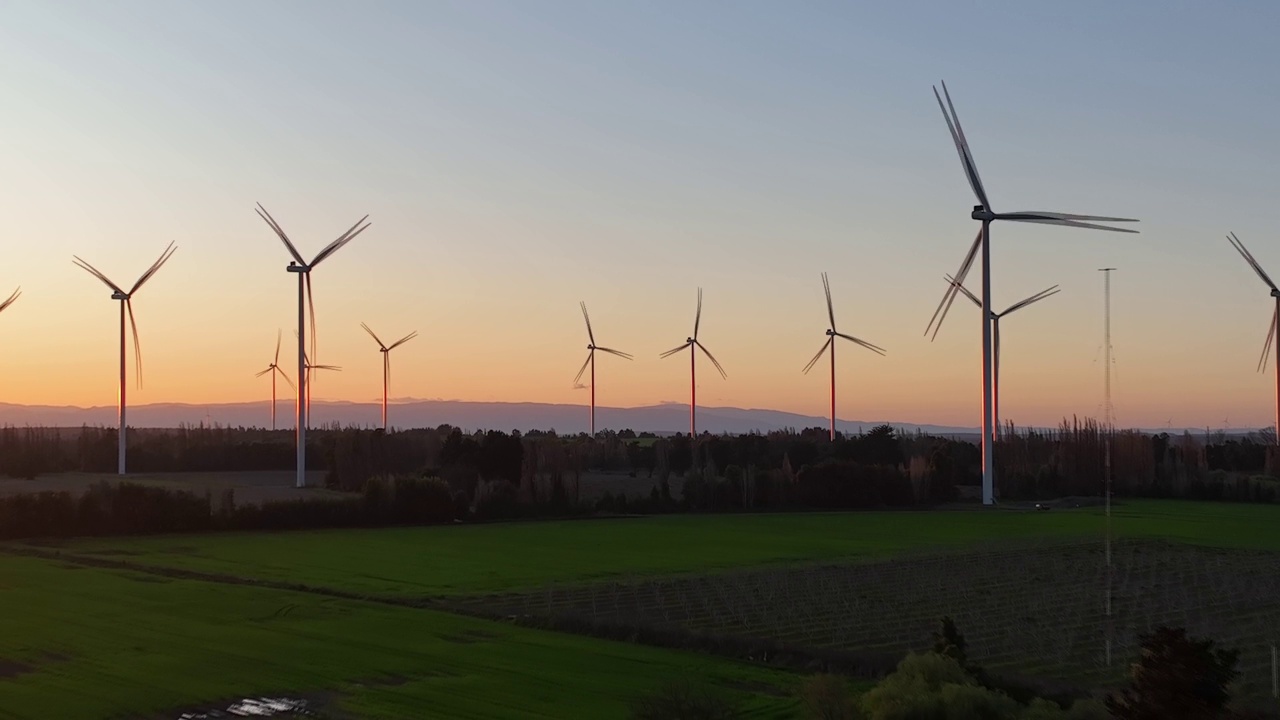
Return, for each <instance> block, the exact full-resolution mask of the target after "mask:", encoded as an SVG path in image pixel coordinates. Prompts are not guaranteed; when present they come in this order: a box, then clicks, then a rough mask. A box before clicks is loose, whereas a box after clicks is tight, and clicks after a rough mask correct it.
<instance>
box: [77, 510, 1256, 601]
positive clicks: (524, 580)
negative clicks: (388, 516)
mask: <svg viewBox="0 0 1280 720" xmlns="http://www.w3.org/2000/svg"><path fill="white" fill-rule="evenodd" d="M1112 514H1113V520H1112V522H1113V526H1114V528H1115V531H1116V533H1117V535H1121V536H1125V537H1134V538H1164V539H1169V540H1176V541H1181V542H1189V543H1196V544H1206V545H1219V546H1225V547H1254V548H1260V549H1280V507H1271V506H1264V505H1238V504H1225V503H1222V504H1209V503H1189V502H1181V501H1140V502H1132V503H1125V504H1118V505H1116V506H1115V507H1114V509H1113V513H1112ZM1102 529H1103V513H1102V510H1101V509H1100V508H1089V509H1079V510H1053V511H1049V512H1033V511H1027V512H1019V511H1007V510H999V511H986V512H984V511H940V512H901V511H899V512H867V513H802V514H758V515H667V516H660V517H648V518H625V519H613V520H574V521H561V522H541V523H539V522H522V523H506V524H493V525H470V526H442V527H419V528H392V529H379V530H347V531H324V532H295V533H277V534H262V533H254V534H227V535H206V536H172V537H156V538H141V539H115V538H113V539H107V540H93V541H85V542H75V543H71V544H69V545H67V546H66V547H65V548H63V550H64V551H66V552H69V553H73V554H74V553H83V554H95V553H102V554H107V555H111V556H113V557H115V558H116V559H123V560H128V561H130V562H136V563H141V564H146V565H159V566H166V567H176V568H183V569H190V570H197V571H202V572H211V573H218V574H225V575H234V576H237V577H244V578H255V579H265V580H274V581H280V582H296V583H303V584H307V585H314V586H323V587H331V588H339V589H343V590H347V591H352V592H358V593H362V594H370V595H383V596H421V595H434V594H456V593H470V592H488V591H496V590H510V589H520V588H527V587H532V586H537V585H541V584H544V583H547V582H571V581H582V580H590V579H600V578H604V577H609V576H627V575H634V574H660V573H677V572H689V571H705V570H715V569H726V568H735V567H742V566H749V565H762V564H776V563H784V562H796V561H809V560H831V559H837V558H849V557H858V556H883V555H885V554H891V553H894V552H900V551H903V550H909V549H913V548H932V547H944V546H956V545H962V544H966V543H976V542H983V541H998V540H1002V539H1011V540H1012V539H1022V538H1037V537H1064V538H1065V537H1085V536H1093V537H1097V538H1099V541H1101V537H1102Z"/></svg>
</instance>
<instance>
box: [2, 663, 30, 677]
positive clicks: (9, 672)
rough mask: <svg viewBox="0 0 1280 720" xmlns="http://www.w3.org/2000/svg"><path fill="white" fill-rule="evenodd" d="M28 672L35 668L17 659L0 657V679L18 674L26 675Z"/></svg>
mask: <svg viewBox="0 0 1280 720" xmlns="http://www.w3.org/2000/svg"><path fill="white" fill-rule="evenodd" d="M29 672H35V668H33V667H31V666H30V665H26V664H24V663H20V662H18V661H17V660H5V659H4V658H0V679H4V678H14V677H18V676H19V675H26V674H27V673H29Z"/></svg>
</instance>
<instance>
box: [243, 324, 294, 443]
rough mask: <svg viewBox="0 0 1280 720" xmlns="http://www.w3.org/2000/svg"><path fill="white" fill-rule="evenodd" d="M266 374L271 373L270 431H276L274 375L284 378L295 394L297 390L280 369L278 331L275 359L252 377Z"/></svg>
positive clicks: (277, 333)
mask: <svg viewBox="0 0 1280 720" xmlns="http://www.w3.org/2000/svg"><path fill="white" fill-rule="evenodd" d="M267 373H271V429H272V430H275V429H276V375H277V374H278V375H279V376H280V377H282V378H284V381H285V382H287V383H289V387H291V388H293V389H294V391H295V392H296V391H297V389H298V388H297V386H296V385H294V384H293V381H292V380H290V379H289V376H288V375H287V374H285V371H284V370H281V369H280V331H279V330H277V331H276V357H275V359H274V360H272V361H271V364H270V365H268V366H267V369H266V370H263V371H262V372H259V373H257V374H255V375H254V377H262V376H263V375H266V374H267Z"/></svg>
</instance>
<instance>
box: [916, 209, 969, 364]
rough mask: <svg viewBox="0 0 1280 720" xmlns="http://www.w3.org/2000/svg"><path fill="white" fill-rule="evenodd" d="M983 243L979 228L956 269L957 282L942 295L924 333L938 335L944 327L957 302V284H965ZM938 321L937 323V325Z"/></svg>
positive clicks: (955, 279)
mask: <svg viewBox="0 0 1280 720" xmlns="http://www.w3.org/2000/svg"><path fill="white" fill-rule="evenodd" d="M981 245H982V230H981V229H979V230H978V234H977V236H975V237H974V238H973V244H972V245H970V246H969V253H968V254H967V255H965V256H964V261H963V262H961V263H960V269H959V270H957V271H956V274H955V276H954V281H955V284H953V285H952V286H951V287H949V288H947V292H946V293H944V294H943V296H942V302H939V303H938V309H937V310H934V311H933V317H932V318H930V320H929V327H927V328H925V331H924V334H925V335H928V334H929V331H930V330H932V331H933V337H931V338H930V340H932V339H933V338H936V337H938V331H939V330H941V329H942V321H943V320H944V319H946V317H947V313H948V312H950V311H951V303H953V302H955V299H956V293H957V292H959V291H958V290H957V289H956V285H963V284H964V279H965V277H966V276H968V274H969V268H971V267H973V261H974V258H976V257H977V256H978V248H979V247H980V246H981ZM935 323H936V325H935Z"/></svg>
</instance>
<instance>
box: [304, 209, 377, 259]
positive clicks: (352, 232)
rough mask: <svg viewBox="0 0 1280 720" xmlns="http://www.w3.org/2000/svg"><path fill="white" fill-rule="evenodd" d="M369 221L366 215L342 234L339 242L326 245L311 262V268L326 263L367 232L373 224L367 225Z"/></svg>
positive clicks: (335, 241)
mask: <svg viewBox="0 0 1280 720" xmlns="http://www.w3.org/2000/svg"><path fill="white" fill-rule="evenodd" d="M367 219H369V216H368V215H365V216H364V217H362V218H360V220H358V221H357V222H356V224H355V225H352V226H351V227H350V228H348V229H347V231H346V232H344V233H342V235H341V236H339V237H338V239H337V240H334V241H333V242H331V243H329V244H328V245H326V246H325V248H324V249H323V250H321V251H320V252H319V253H317V254H316V256H315V258H314V259H313V260H312V261H311V267H315V266H316V265H319V264H320V263H321V262H324V259H325V258H327V257H329V256H330V255H332V254H334V253H336V252H338V251H339V250H341V249H342V246H343V245H346V244H347V243H349V242H351V241H352V240H355V239H356V236H357V235H359V234H360V233H362V232H364V231H365V230H367V229H368V228H369V226H370V225H372V224H373V223H365V222H364V221H365V220H367ZM360 223H364V225H360ZM357 228H358V229H357Z"/></svg>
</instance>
